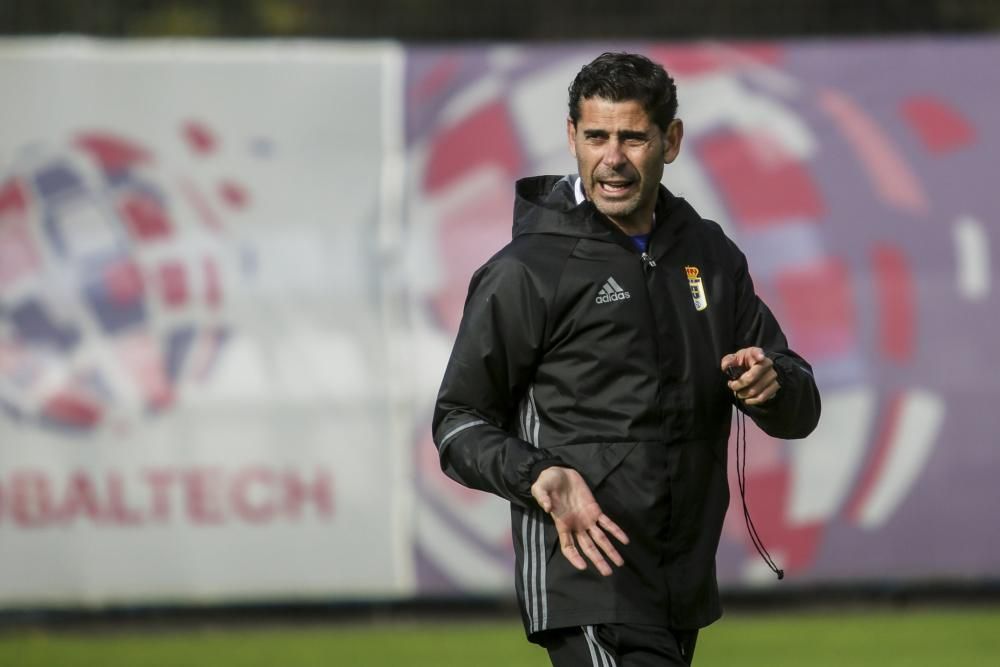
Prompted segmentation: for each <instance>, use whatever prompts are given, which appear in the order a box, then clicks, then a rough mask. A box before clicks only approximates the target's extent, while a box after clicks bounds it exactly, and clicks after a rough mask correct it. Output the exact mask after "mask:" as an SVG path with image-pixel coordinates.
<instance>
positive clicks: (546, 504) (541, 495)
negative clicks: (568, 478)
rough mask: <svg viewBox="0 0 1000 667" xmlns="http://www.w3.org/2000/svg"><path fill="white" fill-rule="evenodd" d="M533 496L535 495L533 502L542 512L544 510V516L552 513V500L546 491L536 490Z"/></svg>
mask: <svg viewBox="0 0 1000 667" xmlns="http://www.w3.org/2000/svg"><path fill="white" fill-rule="evenodd" d="M534 495H535V501H536V502H537V503H538V506H539V507H541V508H542V509H543V510H545V513H546V514H548V513H549V512H551V511H552V498H551V497H550V496H549V492H548V491H546V490H544V489H538V490H537V491H536V492H535V494H534Z"/></svg>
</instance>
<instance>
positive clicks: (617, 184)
mask: <svg viewBox="0 0 1000 667" xmlns="http://www.w3.org/2000/svg"><path fill="white" fill-rule="evenodd" d="M598 185H599V186H600V188H601V192H603V193H604V194H607V195H611V196H615V195H621V194H625V193H626V192H628V191H629V190H631V189H632V186H633V185H635V181H598Z"/></svg>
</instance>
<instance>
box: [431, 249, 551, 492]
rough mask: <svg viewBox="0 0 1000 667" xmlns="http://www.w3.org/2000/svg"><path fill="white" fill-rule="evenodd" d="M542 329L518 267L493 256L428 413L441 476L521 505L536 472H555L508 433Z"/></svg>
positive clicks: (476, 280)
mask: <svg viewBox="0 0 1000 667" xmlns="http://www.w3.org/2000/svg"><path fill="white" fill-rule="evenodd" d="M545 323H546V305H545V303H544V301H543V298H542V296H541V294H540V293H539V290H538V289H537V285H536V284H535V282H534V281H533V280H532V278H531V276H530V275H529V272H528V270H527V269H526V267H524V265H523V264H521V263H520V262H519V261H517V260H515V259H511V258H504V257H500V258H494V259H493V260H491V261H490V262H489V263H487V264H486V265H485V266H483V267H482V268H481V269H479V270H478V271H477V272H476V274H475V275H474V276H473V278H472V281H471V283H470V286H469V295H468V297H467V298H466V302H465V310H464V312H463V315H462V323H461V325H460V326H459V330H458V337H457V338H456V340H455V346H454V348H453V349H452V353H451V358H450V359H449V361H448V366H447V369H446V370H445V374H444V380H443V381H442V383H441V390H440V391H439V392H438V397H437V405H436V406H435V410H434V421H433V431H434V443H435V445H437V448H438V453H439V455H440V458H441V469H442V470H443V471H444V472H445V474H446V475H448V476H449V477H451V478H452V479H454V480H455V481H457V482H459V483H460V484H463V485H465V486H467V487H470V488H473V489H479V490H482V491H489V492H491V493H494V494H496V495H498V496H501V497H502V498H506V499H507V500H509V501H510V502H513V503H517V504H520V505H524V506H528V505H530V504H533V503H534V500H533V499H532V497H531V491H530V489H531V484H532V483H533V481H534V479H535V478H536V477H537V475H538V474H539V473H540V472H541V470H542V469H544V468H545V467H549V466H552V465H562V463H561V462H560V461H559V459H558V458H557V457H555V456H554V455H552V454H549V453H548V452H546V450H542V449H538V448H536V447H535V446H534V445H532V444H530V443H529V442H527V441H526V439H524V436H526V435H527V434H525V433H522V432H521V431H520V429H518V428H517V426H516V425H517V424H519V423H520V421H519V420H518V419H517V412H518V405H517V404H518V402H519V401H521V400H522V398H523V396H524V395H525V393H526V392H527V390H528V388H529V386H530V384H531V381H532V378H533V376H534V371H535V367H536V365H537V363H538V359H539V357H540V355H541V353H542V347H543V340H544V332H545ZM512 433H517V434H518V435H521V436H522V437H516V436H515V435H512Z"/></svg>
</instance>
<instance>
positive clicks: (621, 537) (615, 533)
mask: <svg viewBox="0 0 1000 667" xmlns="http://www.w3.org/2000/svg"><path fill="white" fill-rule="evenodd" d="M597 524H598V525H599V526H600V527H601V528H603V529H604V530H606V531H608V532H609V533H611V535H612V537H614V538H615V539H616V540H618V541H619V542H621V543H622V544H628V535H626V534H625V531H624V530H622V529H621V528H619V527H618V524H617V523H615V522H614V521H612V520H611V518H610V517H609V516H607V515H606V514H602V515H601V516H599V517H597Z"/></svg>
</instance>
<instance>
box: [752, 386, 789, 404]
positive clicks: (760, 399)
mask: <svg viewBox="0 0 1000 667" xmlns="http://www.w3.org/2000/svg"><path fill="white" fill-rule="evenodd" d="M780 388H781V385H779V384H778V383H777V382H775V383H774V384H772V385H769V386H768V387H767V388H765V389H764V390H763V391H761V392H760V394H758V395H757V396H754V397H753V398H749V399H747V400H746V401H745V402H746V404H747V405H760V404H761V403H766V402H768V401H770V400H771V399H772V398H774V397H775V395H776V394H777V393H778V390H779V389H780Z"/></svg>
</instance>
